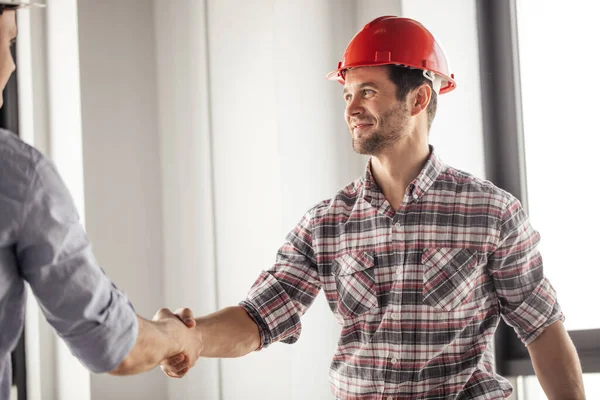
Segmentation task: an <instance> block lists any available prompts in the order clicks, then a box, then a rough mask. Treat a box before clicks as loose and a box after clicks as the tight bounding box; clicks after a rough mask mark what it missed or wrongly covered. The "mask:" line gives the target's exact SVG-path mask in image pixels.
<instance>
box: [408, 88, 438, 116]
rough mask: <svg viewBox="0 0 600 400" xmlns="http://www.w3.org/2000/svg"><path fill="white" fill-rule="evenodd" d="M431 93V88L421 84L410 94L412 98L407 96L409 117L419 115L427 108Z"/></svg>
mask: <svg viewBox="0 0 600 400" xmlns="http://www.w3.org/2000/svg"><path fill="white" fill-rule="evenodd" d="M432 92H433V90H432V89H431V86H429V85H428V84H427V83H423V84H422V85H421V86H419V87H418V88H416V89H414V90H413V91H412V92H411V95H412V96H409V98H411V101H410V105H411V115H413V116H414V115H419V114H421V113H422V112H423V111H425V110H427V106H429V102H430V101H431V94H432Z"/></svg>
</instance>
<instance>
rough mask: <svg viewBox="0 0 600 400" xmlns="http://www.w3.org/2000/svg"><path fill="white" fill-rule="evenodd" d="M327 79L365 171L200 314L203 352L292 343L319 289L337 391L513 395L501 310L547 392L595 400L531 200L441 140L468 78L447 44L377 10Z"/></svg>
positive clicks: (351, 395)
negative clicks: (230, 298) (463, 163)
mask: <svg viewBox="0 0 600 400" xmlns="http://www.w3.org/2000/svg"><path fill="white" fill-rule="evenodd" d="M327 77H328V78H329V79H334V80H337V81H339V82H340V83H342V84H343V85H344V89H343V98H344V101H345V103H346V109H345V118H346V123H347V125H348V129H349V132H350V137H351V139H352V146H353V148H354V150H355V151H356V152H358V153H360V154H367V155H370V156H371V158H370V160H369V162H368V164H367V166H366V170H365V173H364V175H363V176H362V177H360V178H358V179H357V180H356V181H354V182H352V183H351V184H349V185H348V186H346V187H345V188H343V189H342V190H341V191H340V192H338V193H337V194H336V195H335V196H334V197H333V198H331V199H329V200H327V201H323V202H321V203H319V204H317V205H315V206H314V207H312V208H311V209H310V210H309V211H308V212H307V213H306V214H305V215H304V216H303V218H302V219H301V221H300V222H299V223H298V225H297V226H296V228H295V229H294V230H293V231H292V232H291V233H290V234H289V235H288V236H287V240H286V242H285V244H284V245H283V246H282V247H281V248H280V250H279V252H278V254H277V261H276V263H275V265H274V266H273V267H272V268H271V269H270V270H268V271H265V272H263V273H262V274H261V275H260V276H259V278H258V280H257V281H256V283H255V284H254V285H253V287H252V289H251V290H250V292H249V294H248V296H247V298H246V299H245V300H244V301H242V302H241V303H240V305H239V307H230V308H226V309H223V310H221V311H219V312H217V313H215V314H212V315H209V316H207V317H203V318H199V319H198V320H197V324H196V328H195V329H196V330H197V332H198V335H199V336H200V337H201V338H202V340H203V345H204V348H203V350H202V352H201V353H200V354H201V356H214V357H231V356H241V355H244V354H247V353H249V352H251V351H254V350H257V349H263V348H265V347H267V346H269V345H270V344H271V343H273V342H276V341H281V342H284V343H294V342H295V341H296V340H297V339H298V337H299V335H300V331H301V316H302V315H303V314H304V312H305V311H306V310H307V309H308V307H309V306H310V305H311V304H312V302H313V300H314V299H315V297H316V296H317V294H318V292H319V290H320V289H323V290H324V291H325V295H326V298H327V301H328V303H329V306H330V308H331V310H332V312H333V313H334V315H335V316H336V317H337V318H338V320H339V321H340V322H341V323H342V333H341V337H340V340H339V343H338V348H337V351H336V352H335V355H334V357H333V362H332V364H331V369H330V382H331V389H332V391H333V394H334V396H335V398H336V399H414V398H420V399H448V398H452V399H459V398H460V399H497V398H506V397H508V396H509V395H510V393H511V392H512V387H511V385H510V384H509V382H508V381H507V380H506V379H504V378H502V377H501V376H499V375H497V374H496V373H495V372H494V368H493V365H494V353H493V349H492V341H493V337H494V332H495V330H496V328H497V326H498V323H499V320H500V318H501V317H502V318H504V320H505V321H506V322H507V323H508V325H510V326H512V327H513V328H514V329H515V331H516V332H517V334H518V336H519V337H520V338H521V340H522V341H523V342H524V343H525V344H526V345H527V348H528V350H529V352H530V354H531V357H532V360H533V364H534V367H535V370H536V373H537V375H538V377H539V380H540V382H541V384H542V386H543V388H544V390H545V391H546V393H547V395H548V397H549V398H553V399H567V398H568V399H583V398H584V396H585V395H584V392H583V384H582V377H581V368H580V365H579V360H578V357H577V353H576V351H575V348H574V346H573V344H572V342H571V340H570V339H569V337H568V335H567V333H566V331H565V329H564V327H563V319H564V316H563V314H562V312H561V309H560V306H559V304H558V302H557V299H556V293H555V291H554V289H553V287H552V286H551V284H550V283H549V282H548V280H547V279H546V278H545V277H544V273H543V266H542V259H541V256H540V254H539V252H538V250H537V244H538V243H539V240H540V237H539V234H538V233H537V232H536V231H535V230H534V229H533V228H532V227H531V225H530V223H529V219H528V216H527V215H526V213H525V211H524V210H523V208H522V206H521V204H520V203H519V201H518V200H517V199H516V198H515V197H514V196H512V195H511V194H509V193H507V192H505V191H503V190H501V189H499V188H497V187H495V186H494V185H492V184H491V183H490V182H487V181H483V180H481V179H478V178H476V177H474V176H472V175H470V174H468V173H466V172H462V171H459V170H457V169H455V168H452V167H450V166H448V165H446V164H444V163H443V162H442V160H441V159H440V157H439V155H438V154H437V152H436V151H435V150H434V148H433V147H432V146H431V145H429V141H428V136H429V130H430V127H431V123H432V121H433V119H434V117H435V113H436V106H437V96H438V95H439V94H444V93H447V92H450V91H452V90H453V89H455V87H456V83H455V81H454V75H453V74H452V73H451V70H450V67H449V63H448V60H447V58H446V55H445V54H444V52H443V50H442V48H441V46H440V45H439V43H438V42H437V41H436V39H435V37H434V36H433V35H432V34H431V33H430V32H429V31H428V30H427V29H426V28H425V27H423V25H422V24H420V23H419V22H417V21H414V20H411V19H408V18H397V17H387V16H386V17H380V18H377V19H375V20H373V21H371V22H369V23H368V24H367V25H365V27H364V28H363V29H362V30H361V31H360V32H358V34H356V36H355V37H354V38H353V39H352V40H351V42H350V44H349V45H348V47H347V48H346V51H345V53H344V56H343V59H342V61H341V62H340V63H339V65H338V68H337V69H336V70H335V71H333V72H331V73H330V74H328V75H327ZM180 317H182V318H188V317H190V311H189V310H184V312H182V313H180ZM163 369H164V370H165V372H166V373H167V374H169V375H171V376H181V375H182V373H179V371H177V368H173V367H171V366H170V365H169V363H168V362H167V363H164V364H163Z"/></svg>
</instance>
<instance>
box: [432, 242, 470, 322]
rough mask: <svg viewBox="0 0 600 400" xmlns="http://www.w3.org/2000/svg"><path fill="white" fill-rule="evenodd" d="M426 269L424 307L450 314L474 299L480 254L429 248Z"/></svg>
mask: <svg viewBox="0 0 600 400" xmlns="http://www.w3.org/2000/svg"><path fill="white" fill-rule="evenodd" d="M421 264H422V265H423V303H424V304H426V305H429V306H432V307H435V308H439V309H442V310H446V311H451V310H454V309H456V308H457V307H459V306H461V305H462V304H465V303H467V302H469V300H470V299H471V298H472V297H473V291H474V289H475V281H476V278H477V268H476V267H477V264H478V262H477V252H476V251H474V250H470V249H454V248H427V249H424V250H423V255H422V256H421Z"/></svg>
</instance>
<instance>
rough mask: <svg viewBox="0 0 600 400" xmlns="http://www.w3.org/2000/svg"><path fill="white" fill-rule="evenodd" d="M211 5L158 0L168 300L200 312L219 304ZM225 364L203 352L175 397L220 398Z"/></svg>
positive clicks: (173, 389)
mask: <svg viewBox="0 0 600 400" xmlns="http://www.w3.org/2000/svg"><path fill="white" fill-rule="evenodd" d="M205 10H206V5H205V2H204V1H200V0H181V1H177V2H165V1H163V0H155V2H154V22H155V40H156V42H155V46H156V64H157V78H158V80H157V81H158V126H159V137H160V156H161V176H162V187H163V189H162V203H163V207H162V212H163V229H164V231H163V246H164V257H163V265H164V272H163V275H162V278H163V280H164V291H165V305H166V306H168V307H170V308H179V307H190V308H192V310H193V311H194V312H195V314H196V315H206V314H208V313H211V312H214V311H216V310H217V297H216V290H217V288H216V284H217V281H216V269H215V268H216V265H215V237H214V235H215V225H214V219H215V213H214V207H213V181H212V178H213V173H214V172H213V171H214V169H213V163H212V159H213V154H212V131H211V121H212V116H211V113H210V111H211V94H212V92H211V90H213V88H211V87H210V86H209V81H208V79H209V70H208V48H207V26H206V24H207V18H206V13H205ZM231 61H232V62H235V57H232V60H231ZM214 90H218V91H220V90H221V85H216V86H215V87H214ZM231 101H233V99H231ZM230 117H231V116H230ZM224 211H225V212H229V211H230V212H231V213H235V210H234V209H232V210H229V211H228V210H224ZM223 279H224V282H225V284H226V282H227V281H228V277H227V276H225V277H223ZM219 368H220V362H219V361H218V360H216V359H200V360H199V361H198V364H197V365H196V367H195V368H194V369H192V370H191V371H190V372H189V373H188V374H187V376H186V377H185V378H184V379H182V380H173V379H170V380H169V381H168V393H169V399H173V400H175V399H177V400H180V399H196V398H205V399H219V398H220V369H219Z"/></svg>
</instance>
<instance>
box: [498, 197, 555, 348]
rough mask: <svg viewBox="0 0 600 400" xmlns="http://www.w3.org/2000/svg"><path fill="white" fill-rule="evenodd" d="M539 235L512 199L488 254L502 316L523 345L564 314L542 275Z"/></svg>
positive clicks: (549, 285)
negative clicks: (497, 236) (490, 252)
mask: <svg viewBox="0 0 600 400" xmlns="http://www.w3.org/2000/svg"><path fill="white" fill-rule="evenodd" d="M539 242H540V235H539V233H538V232H537V231H535V230H534V229H533V228H532V226H531V224H530V222H529V218H528V216H527V214H526V213H525V210H523V208H522V206H521V204H520V202H519V201H518V200H517V199H515V198H511V200H510V201H509V202H508V203H507V206H506V208H505V211H504V213H503V216H502V220H501V226H500V237H499V245H498V247H497V248H496V250H495V251H494V252H493V254H491V256H490V259H489V263H488V268H489V270H490V273H491V276H492V279H493V282H494V286H495V289H496V294H497V296H498V300H499V302H500V308H501V312H502V316H503V318H504V320H505V321H506V323H507V324H508V325H510V326H511V327H513V328H514V329H515V331H516V333H517V335H518V336H519V338H520V339H521V341H523V343H525V345H528V344H530V343H531V342H533V341H534V340H535V339H536V338H537V337H538V336H539V335H540V334H541V333H542V332H543V331H544V330H545V329H546V328H547V327H548V326H550V325H552V324H553V323H555V322H557V321H559V320H561V321H564V315H563V313H562V311H561V309H560V305H559V304H558V301H557V297H556V292H555V291H554V288H553V287H552V285H551V284H550V282H549V281H548V279H547V278H546V277H545V276H544V269H543V263H542V257H541V255H540V252H539V251H538V244H539Z"/></svg>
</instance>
